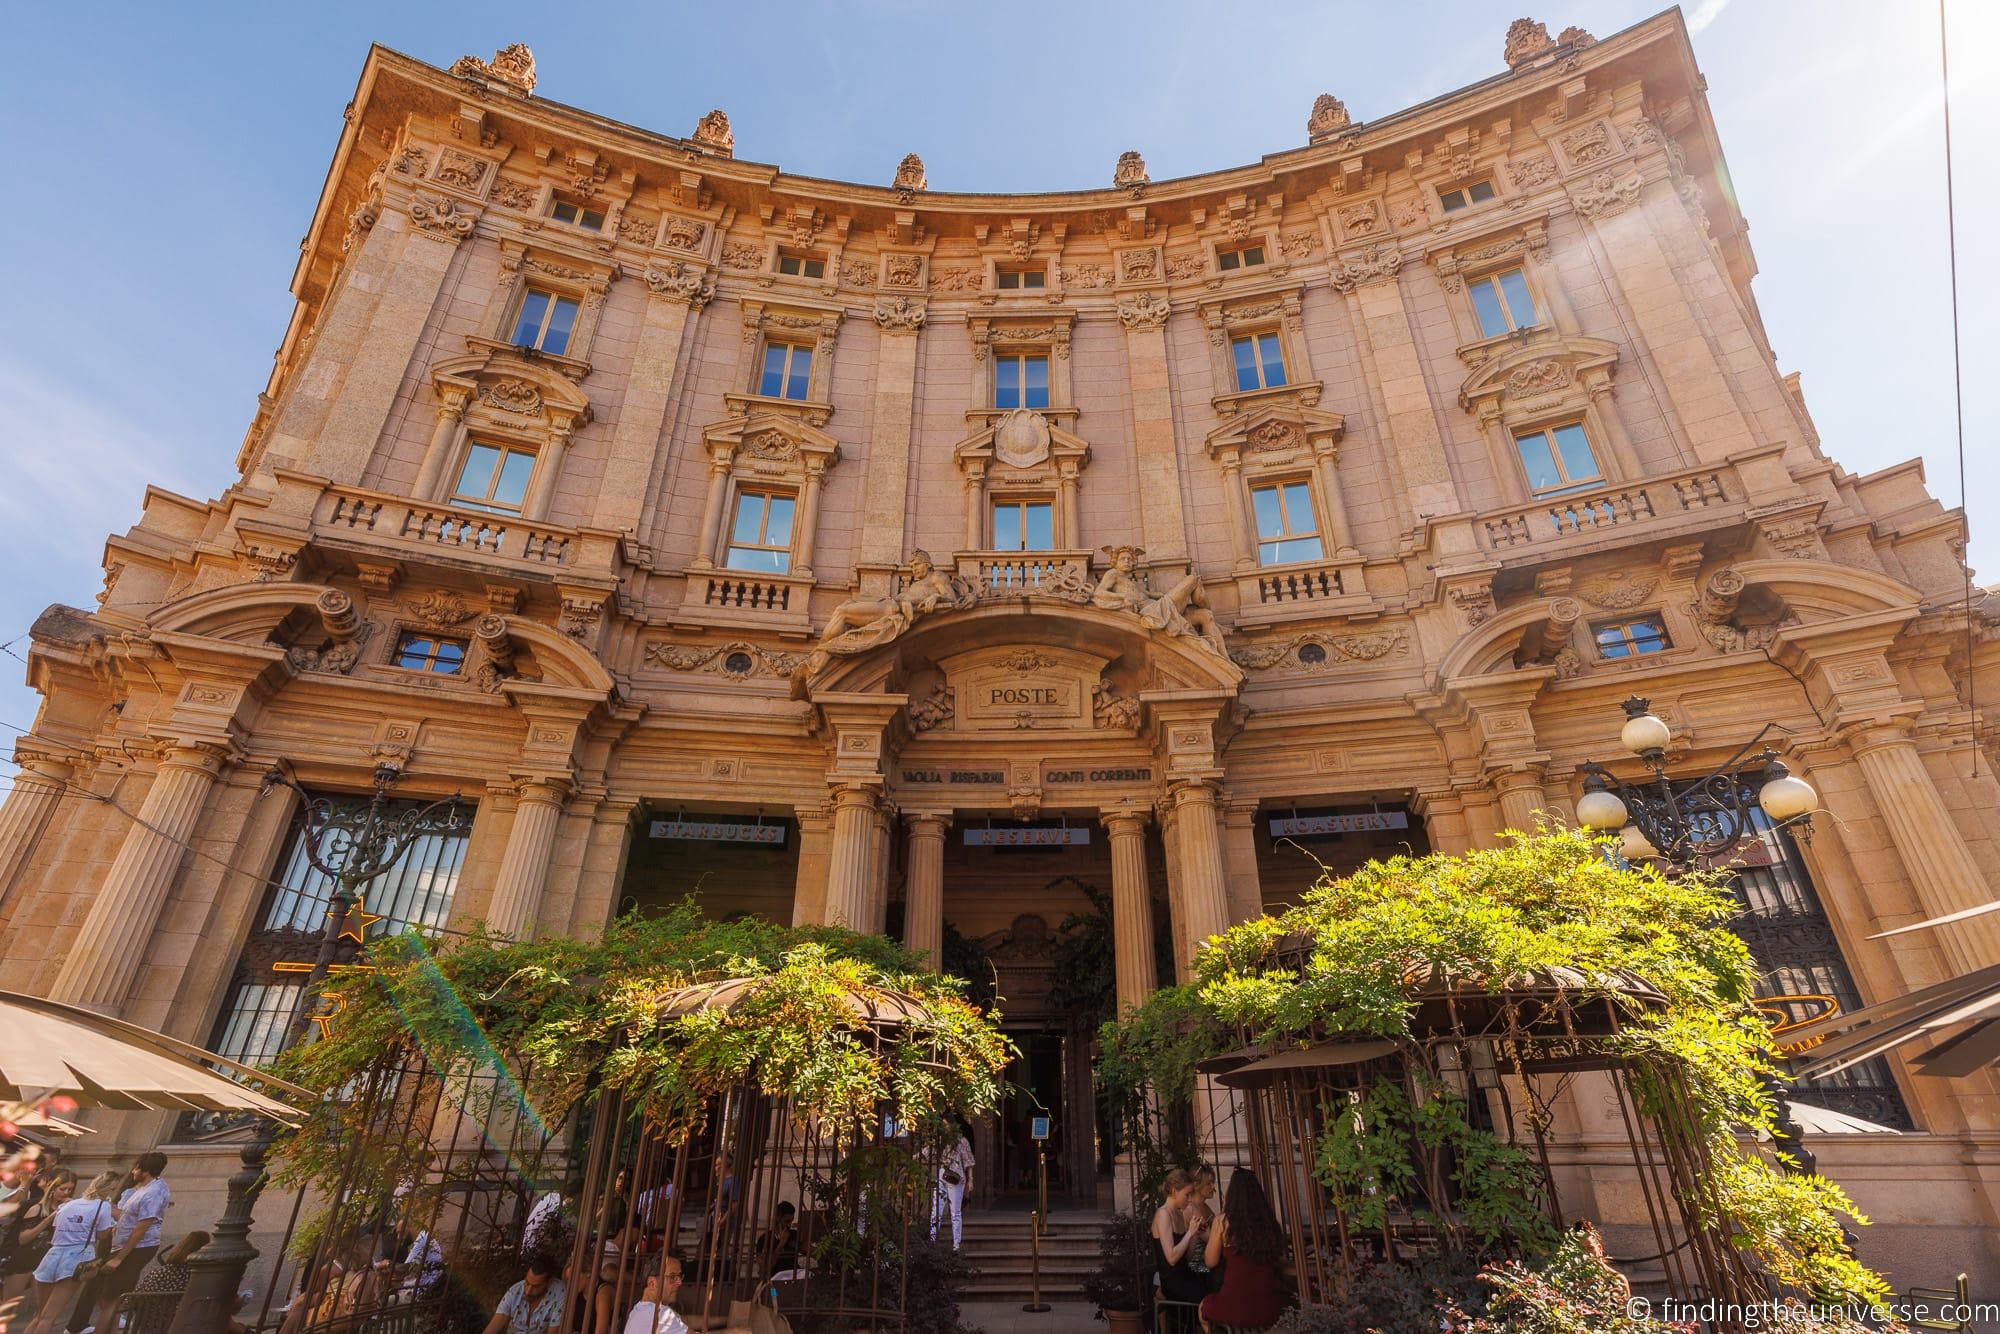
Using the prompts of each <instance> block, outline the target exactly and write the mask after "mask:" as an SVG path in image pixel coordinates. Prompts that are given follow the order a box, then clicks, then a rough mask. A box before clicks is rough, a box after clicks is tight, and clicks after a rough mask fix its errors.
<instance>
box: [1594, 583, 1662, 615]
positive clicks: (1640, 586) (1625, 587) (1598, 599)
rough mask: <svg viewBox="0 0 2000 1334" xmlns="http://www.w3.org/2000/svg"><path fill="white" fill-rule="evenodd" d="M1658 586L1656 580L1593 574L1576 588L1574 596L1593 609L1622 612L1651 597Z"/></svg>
mask: <svg viewBox="0 0 2000 1334" xmlns="http://www.w3.org/2000/svg"><path fill="white" fill-rule="evenodd" d="M1659 586H1660V581H1659V580H1657V579H1650V578H1642V577H1638V576H1634V575H1627V574H1594V575H1592V576H1591V577H1590V578H1588V579H1586V580H1584V581H1583V582H1582V583H1580V584H1578V585H1577V586H1576V595H1577V596H1578V597H1580V598H1582V599H1583V600H1584V601H1585V602H1588V603H1589V604H1590V605H1591V606H1593V607H1602V608H1604V609H1605V610H1606V611H1624V610H1626V609H1627V608H1629V607H1636V606H1638V605H1639V604H1640V603H1642V602H1644V601H1645V600H1646V599H1647V598H1649V597H1651V596H1653V590H1654V589H1656V588H1658V587H1659Z"/></svg>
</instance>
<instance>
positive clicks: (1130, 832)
mask: <svg viewBox="0 0 2000 1334" xmlns="http://www.w3.org/2000/svg"><path fill="white" fill-rule="evenodd" d="M1104 832H1105V835H1106V837H1108V838H1109V839H1110V840H1111V938H1112V942H1113V943H1112V967H1113V970H1114V973H1115V976H1116V978H1117V992H1118V1012H1119V1013H1120V1014H1123V1013H1124V1012H1125V1011H1126V1010H1129V1009H1131V1008H1133V1007H1134V1006H1137V1005H1141V1004H1144V1003H1145V1000H1146V997H1148V996H1150V995H1152V994H1153V988H1154V987H1155V986H1156V985H1157V979H1156V977H1155V974H1154V969H1153V897H1152V891H1151V889H1150V888H1149V887H1148V886H1147V884H1146V817H1145V814H1144V813H1143V812H1142V811H1139V810H1128V809H1126V808H1124V807H1117V808H1114V809H1112V810H1108V811H1106V812H1104Z"/></svg>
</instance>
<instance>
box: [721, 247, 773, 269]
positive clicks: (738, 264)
mask: <svg viewBox="0 0 2000 1334" xmlns="http://www.w3.org/2000/svg"><path fill="white" fill-rule="evenodd" d="M722 262H723V263H724V264H725V265H727V266H728V267H729V268H732V269H758V268H762V267H763V266H764V252H763V250H762V249H761V248H760V247H758V246H754V245H749V244H746V243H744V242H740V241H739V242H732V243H731V244H729V245H726V246H724V247H722Z"/></svg>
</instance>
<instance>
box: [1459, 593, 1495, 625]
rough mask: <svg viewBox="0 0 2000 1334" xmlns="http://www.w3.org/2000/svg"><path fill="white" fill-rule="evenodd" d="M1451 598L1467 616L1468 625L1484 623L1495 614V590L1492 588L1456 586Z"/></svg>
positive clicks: (1462, 613) (1460, 611)
mask: <svg viewBox="0 0 2000 1334" xmlns="http://www.w3.org/2000/svg"><path fill="white" fill-rule="evenodd" d="M1451 600H1452V602H1453V603H1455V604H1456V605H1457V607H1458V610H1459V613H1460V614H1461V615H1463V616H1464V617H1465V623H1466V624H1467V625H1484V624H1485V623H1486V622H1487V621H1488V620H1491V619H1492V616H1493V590H1492V589H1490V588H1454V589H1452V590H1451Z"/></svg>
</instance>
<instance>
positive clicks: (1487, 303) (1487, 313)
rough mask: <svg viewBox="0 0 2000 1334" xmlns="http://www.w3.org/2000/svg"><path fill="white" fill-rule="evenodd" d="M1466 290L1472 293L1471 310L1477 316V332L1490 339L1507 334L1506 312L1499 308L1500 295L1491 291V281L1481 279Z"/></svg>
mask: <svg viewBox="0 0 2000 1334" xmlns="http://www.w3.org/2000/svg"><path fill="white" fill-rule="evenodd" d="M1466 290H1467V291H1468V292H1470V293H1472V309H1473V311H1474V312H1475V313H1476V314H1477V315H1478V316H1479V332H1480V333H1482V334H1484V335H1485V336H1486V337H1488V338H1491V337H1493V336H1494V335H1496V334H1503V333H1506V332H1507V327H1508V326H1507V312H1506V311H1504V310H1502V309H1501V308H1500V294H1499V293H1498V292H1496V291H1494V290H1493V280H1492V279H1490V278H1481V279H1480V280H1479V281H1478V282H1476V283H1473V284H1471V285H1470V286H1469V287H1467V288H1466Z"/></svg>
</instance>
